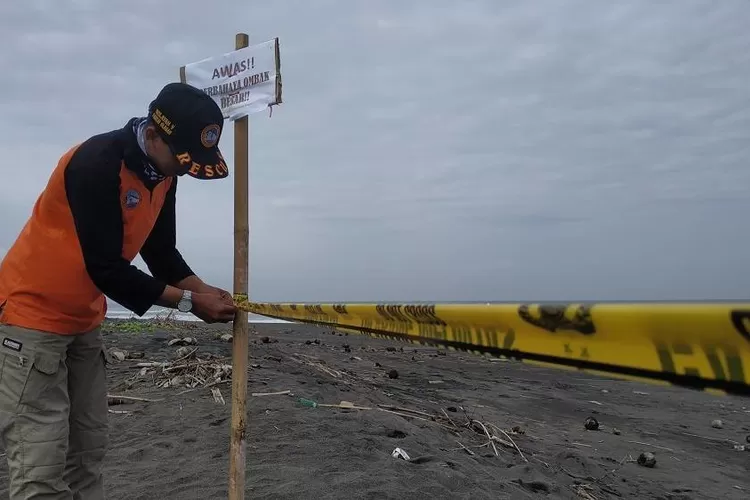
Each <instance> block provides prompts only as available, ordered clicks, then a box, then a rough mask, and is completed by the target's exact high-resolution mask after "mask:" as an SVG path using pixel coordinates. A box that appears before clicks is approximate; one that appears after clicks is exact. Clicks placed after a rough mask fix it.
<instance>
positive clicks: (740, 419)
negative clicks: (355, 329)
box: [0, 321, 750, 500]
mask: <svg viewBox="0 0 750 500" xmlns="http://www.w3.org/2000/svg"><path fill="white" fill-rule="evenodd" d="M251 329H252V331H251V340H250V360H249V366H250V368H249V374H248V376H249V388H248V393H249V394H248V434H247V494H246V498H253V499H255V498H269V499H274V498H278V499H286V498H289V499H296V498H300V499H306V498H316V500H320V499H360V498H362V499H401V500H411V499H415V500H416V499H433V498H441V499H442V498H445V499H472V500H475V499H497V498H519V499H523V498H577V499H581V498H583V499H605V498H623V499H652V498H653V499H716V498H721V499H747V498H750V451H739V450H738V449H737V448H741V447H742V446H743V445H747V447H748V449H750V443H746V439H750V400H748V399H744V398H739V397H721V396H714V395H710V394H705V393H700V392H696V391H692V390H687V389H678V388H669V387H660V386H652V385H645V384H640V383H635V382H624V381H617V380H610V379H607V378H601V377H595V376H593V375H587V374H583V373H578V372H568V371H562V370H557V369H547V368H539V367H534V366H528V365H522V364H520V363H517V362H514V361H502V360H490V359H489V358H484V357H480V356H475V355H472V354H468V353H459V352H453V351H439V350H438V349H435V348H432V347H424V346H415V345H411V344H404V343H398V342H393V341H388V340H382V339H374V338H370V337H365V336H359V335H345V334H338V333H334V332H332V330H330V329H323V328H317V327H312V326H306V325H288V324H256V325H252V326H251ZM106 332H107V333H106V335H105V339H106V342H107V345H108V347H110V348H112V349H120V350H122V351H127V354H128V356H135V357H138V356H139V354H138V353H142V355H143V356H144V357H143V358H139V359H126V360H124V361H117V360H115V359H113V361H112V363H111V364H110V365H109V374H108V379H109V384H110V393H111V394H114V395H122V396H130V397H139V398H148V399H154V400H155V399H160V400H161V401H158V402H140V401H136V402H125V403H126V404H113V405H112V406H110V408H111V410H112V411H113V412H117V413H111V414H110V428H111V441H112V443H111V449H110V452H109V454H108V457H107V463H106V482H107V498H109V499H113V500H116V499H123V500H124V499H127V500H136V499H159V498H162V499H172V498H180V499H213V498H226V496H227V486H226V485H227V478H228V473H227V471H228V464H229V459H228V456H229V425H230V415H231V388H230V384H229V383H226V382H223V383H218V384H216V385H214V386H213V387H214V388H218V389H219V391H220V392H221V395H222V396H223V398H224V400H225V403H226V404H221V403H220V402H219V403H217V402H216V400H215V397H214V395H213V394H212V391H211V389H209V388H204V387H201V386H199V387H198V388H195V389H194V390H192V391H189V392H186V391H187V389H186V387H185V386H184V385H182V386H180V387H157V383H158V382H160V381H161V380H166V379H168V377H167V378H163V377H161V376H160V375H159V376H156V375H145V376H143V377H137V376H136V375H137V374H139V372H140V371H141V370H143V369H142V368H139V367H137V364H138V363H144V362H154V361H174V359H175V357H176V351H177V349H179V348H180V347H178V346H175V345H172V346H169V345H168V343H169V340H170V339H173V338H175V337H184V336H190V337H194V338H196V339H197V344H196V345H194V346H186V348H187V349H189V350H190V351H192V350H194V349H197V352H196V353H194V354H193V355H201V356H208V355H209V354H210V355H212V356H214V357H215V358H216V359H214V360H212V361H210V362H209V361H206V363H213V364H212V365H211V366H214V367H215V366H220V364H221V363H231V360H230V359H229V356H231V344H230V343H228V342H226V341H222V340H220V339H219V338H218V337H219V335H221V334H225V333H229V332H231V327H229V326H216V327H212V326H207V325H203V324H201V323H171V322H170V323H163V324H153V323H145V322H138V323H136V322H127V321H119V322H118V321H114V322H108V324H107V327H106ZM181 353H182V354H183V355H184V353H185V351H184V350H183V351H182V352H181ZM222 358H224V360H223V361H222ZM146 371H148V369H147V370H146ZM209 371H210V370H209ZM196 373H197V372H196ZM172 374H174V372H173V373H172ZM389 374H390V375H389ZM134 376H135V377H134ZM199 376H200V375H199ZM391 377H395V378H391ZM183 378H186V379H187V380H176V382H179V383H180V384H184V383H190V378H189V376H183ZM127 380H130V382H129V383H126V381H127ZM280 391H290V392H291V394H285V395H269V396H251V395H250V393H253V392H260V393H268V392H280ZM299 398H306V399H308V400H312V401H316V402H318V403H322V404H338V403H340V402H341V401H348V402H351V403H353V404H354V405H357V406H362V407H367V408H372V409H341V408H328V407H317V408H312V407H309V406H305V405H303V404H302V403H300V402H299ZM119 403H123V402H119ZM379 405H383V406H379ZM394 408H397V409H394ZM385 409H389V410H390V411H384V410H385ZM589 417H592V418H594V419H596V420H597V421H598V423H599V428H598V429H597V430H587V429H586V428H585V421H586V420H587V418H589ZM715 419H720V420H721V421H722V426H721V428H714V427H713V426H712V421H714V420H715ZM482 424H483V425H484V428H486V429H487V433H485V432H484V428H483V427H482ZM501 431H504V432H505V434H504V433H502V432H501ZM487 434H490V435H493V436H496V438H495V439H493V440H492V441H490V440H489V439H488V438H487ZM511 441H512V442H511ZM490 442H491V443H492V444H494V449H493V446H492V444H490ZM514 444H515V445H516V446H517V447H518V450H520V453H519V451H518V450H517V449H516V448H515V447H514ZM395 448H400V449H402V450H404V451H405V452H406V453H407V454H408V455H409V457H410V459H411V460H408V461H407V460H404V459H399V458H394V457H393V456H392V452H393V451H394V449H395ZM495 449H496V451H495ZM467 450H468V451H467ZM643 452H650V453H653V455H654V457H655V459H656V464H655V466H654V467H645V466H643V465H639V464H638V462H637V461H638V458H639V455H640V454H641V453H643ZM0 453H2V450H0ZM6 497H7V468H6V464H5V462H4V460H3V461H2V464H0V498H6Z"/></svg>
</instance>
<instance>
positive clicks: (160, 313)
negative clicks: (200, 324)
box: [106, 305, 291, 323]
mask: <svg viewBox="0 0 750 500" xmlns="http://www.w3.org/2000/svg"><path fill="white" fill-rule="evenodd" d="M106 317H107V318H108V319H125V320H132V321H149V320H154V319H160V318H167V317H170V318H171V319H174V320H177V321H201V320H200V318H198V317H196V316H195V315H193V314H190V313H181V312H179V311H176V310H174V309H167V308H162V307H152V308H151V309H149V310H148V311H146V313H145V314H144V315H143V316H136V315H135V313H133V312H132V311H128V310H127V309H122V308H118V307H113V306H112V305H110V306H109V309H108V310H107V314H106ZM248 322H249V323H291V322H290V321H284V320H280V319H275V318H267V317H265V316H259V315H257V314H252V313H249V314H248Z"/></svg>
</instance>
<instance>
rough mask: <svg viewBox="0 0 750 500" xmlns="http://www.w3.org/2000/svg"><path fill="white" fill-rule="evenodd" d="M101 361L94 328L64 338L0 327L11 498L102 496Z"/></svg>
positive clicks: (0, 405)
mask: <svg viewBox="0 0 750 500" xmlns="http://www.w3.org/2000/svg"><path fill="white" fill-rule="evenodd" d="M105 364H106V359H105V351H104V347H103V343H102V337H101V332H100V330H99V329H96V330H94V331H92V332H89V333H86V334H82V335H75V336H63V335H56V334H51V333H45V332H39V331H35V330H28V329H24V328H17V327H10V326H7V325H2V324H0V443H2V444H3V445H4V448H5V453H6V454H7V461H8V468H9V475H10V484H9V488H8V490H9V492H10V500H42V499H44V500H99V499H103V498H104V491H103V481H102V461H103V459H104V456H105V453H106V450H107V446H108V428H107V388H106V376H105Z"/></svg>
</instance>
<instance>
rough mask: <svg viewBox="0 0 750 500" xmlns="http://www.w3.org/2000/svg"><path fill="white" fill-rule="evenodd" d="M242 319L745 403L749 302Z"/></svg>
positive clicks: (292, 311) (259, 310) (331, 311)
mask: <svg viewBox="0 0 750 500" xmlns="http://www.w3.org/2000/svg"><path fill="white" fill-rule="evenodd" d="M236 303H237V305H238V307H239V308H240V309H242V310H244V311H247V312H250V313H254V314H260V315H263V316H267V317H272V318H278V319H283V320H288V321H296V322H304V323H313V324H318V325H327V326H331V327H336V328H342V329H346V330H349V331H356V332H359V333H364V334H368V335H372V336H376V337H387V338H391V339H396V340H401V341H407V342H413V343H420V344H425V345H434V346H442V347H446V348H449V349H457V350H464V351H469V352H473V353H477V354H489V355H493V356H505V357H509V358H514V359H519V360H522V361H525V362H530V363H535V364H543V365H548V366H554V367H558V368H570V369H579V370H584V371H587V372H593V373H597V374H604V375H608V376H613V377H616V378H622V379H628V380H642V381H647V382H652V383H662V384H672V385H678V386H685V387H691V388H696V389H702V390H707V391H711V392H717V393H722V394H740V395H744V396H748V395H750V373H748V370H750V303H736V304H735V303H725V304H705V303H700V304H691V303H676V304H674V303H659V304H650V303H646V304H638V303H636V304H610V303H593V304H592V303H581V304H531V303H529V304H488V305H482V304H468V305H467V304H267V303H255V302H249V301H248V300H247V298H246V297H239V296H238V297H236Z"/></svg>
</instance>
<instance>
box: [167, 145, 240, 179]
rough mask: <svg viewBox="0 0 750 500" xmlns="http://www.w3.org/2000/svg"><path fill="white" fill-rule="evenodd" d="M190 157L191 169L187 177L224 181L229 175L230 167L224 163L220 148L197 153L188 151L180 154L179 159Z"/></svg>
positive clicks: (202, 150)
mask: <svg viewBox="0 0 750 500" xmlns="http://www.w3.org/2000/svg"><path fill="white" fill-rule="evenodd" d="M185 155H189V158H191V160H192V161H191V162H190V168H189V169H188V171H187V175H189V176H190V177H195V178H196V179H201V180H213V179H224V178H225V177H227V176H228V175H229V167H228V166H227V162H226V161H224V156H222V154H221V151H220V150H219V148H218V147H213V148H210V149H201V150H199V151H196V152H190V151H186V152H185V153H182V154H178V155H177V157H178V158H179V157H181V156H182V157H184V156H185Z"/></svg>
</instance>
